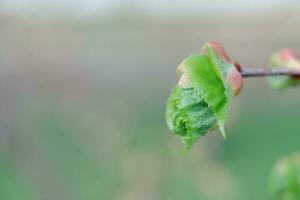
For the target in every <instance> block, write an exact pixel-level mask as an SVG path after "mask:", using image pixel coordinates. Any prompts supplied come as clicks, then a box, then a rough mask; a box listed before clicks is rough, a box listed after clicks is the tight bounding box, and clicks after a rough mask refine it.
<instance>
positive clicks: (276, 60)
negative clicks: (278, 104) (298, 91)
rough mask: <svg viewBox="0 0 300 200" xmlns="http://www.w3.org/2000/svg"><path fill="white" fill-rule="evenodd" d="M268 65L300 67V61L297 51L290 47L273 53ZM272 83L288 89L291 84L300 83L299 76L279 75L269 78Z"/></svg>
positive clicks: (278, 87)
mask: <svg viewBox="0 0 300 200" xmlns="http://www.w3.org/2000/svg"><path fill="white" fill-rule="evenodd" d="M268 67H271V68H276V67H286V68H290V69H296V70H299V69H300V62H299V60H298V59H297V57H296V55H295V53H294V52H293V51H292V50H290V49H282V50H280V51H279V52H277V53H275V54H274V55H272V57H271V59H270V61H269V65H268ZM267 79H268V81H269V82H270V84H271V85H272V86H273V87H274V88H276V89H286V88H288V87H290V86H297V85H299V84H300V80H299V77H292V76H280V77H279V76H277V77H268V78H267Z"/></svg>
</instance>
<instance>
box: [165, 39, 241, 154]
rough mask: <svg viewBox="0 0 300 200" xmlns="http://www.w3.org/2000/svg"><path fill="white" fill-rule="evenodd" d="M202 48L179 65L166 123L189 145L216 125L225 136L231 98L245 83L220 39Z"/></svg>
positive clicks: (168, 105)
mask: <svg viewBox="0 0 300 200" xmlns="http://www.w3.org/2000/svg"><path fill="white" fill-rule="evenodd" d="M201 52H202V54H200V55H199V54H198V55H197V54H196V55H191V56H189V57H187V58H186V59H184V61H183V62H182V63H181V64H180V65H179V67H178V68H177V71H178V73H179V75H180V78H179V82H178V85H177V86H175V88H174V89H173V91H172V93H171V95H170V97H169V99H168V103H167V124H168V126H169V128H170V129H171V130H172V131H173V132H174V133H175V134H177V135H179V136H180V137H181V139H182V141H183V143H184V144H185V146H186V148H187V149H190V148H191V147H192V146H193V144H194V143H195V142H196V140H197V139H198V138H199V137H201V136H203V135H205V134H206V133H207V132H208V131H210V130H212V129H214V128H215V127H217V126H219V129H220V130H221V132H222V134H223V136H224V137H225V130H224V124H225V119H226V117H227V112H228V106H229V102H230V100H231V98H232V96H235V95H237V94H238V92H239V90H240V89H241V87H242V83H243V81H242V76H241V74H240V73H239V71H238V70H237V69H236V67H235V65H234V64H233V63H232V62H231V61H230V59H229V57H228V56H227V54H226V53H225V50H224V49H223V47H222V46H221V45H220V44H219V43H217V42H208V43H206V44H205V45H204V47H203V48H202V51H201Z"/></svg>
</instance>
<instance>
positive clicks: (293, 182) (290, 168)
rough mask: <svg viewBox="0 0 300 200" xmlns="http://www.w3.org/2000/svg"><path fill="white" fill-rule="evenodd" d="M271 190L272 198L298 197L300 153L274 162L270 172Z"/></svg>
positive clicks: (296, 199) (292, 198) (289, 199)
mask: <svg viewBox="0 0 300 200" xmlns="http://www.w3.org/2000/svg"><path fill="white" fill-rule="evenodd" d="M271 192H272V198H273V199H274V200H299V199H300V155H293V156H289V157H286V158H283V159H281V160H279V161H278V162H277V163H276V165H275V167H274V169H273V171H272V174H271Z"/></svg>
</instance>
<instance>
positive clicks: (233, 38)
mask: <svg viewBox="0 0 300 200" xmlns="http://www.w3.org/2000/svg"><path fill="white" fill-rule="evenodd" d="M299 35H300V2H299V1H296V0H295V1H292V0H251V1H246V0H244V1H242V0H240V1H239V0H226V1H225V0H224V1H222V0H201V1H200V0H186V1H183V0H173V1H167V0H86V1H80V0H64V1H62V0H43V1H38V0H16V1H11V0H0V199H1V200H53V199H56V200H110V199H112V200H182V199H186V200H198V199H200V200H253V199H256V200H266V199H269V186H268V185H269V174H270V170H271V168H272V166H273V164H274V162H275V161H276V160H277V159H279V158H280V157H282V156H283V155H287V154H291V153H295V152H298V151H300V146H299V141H300V130H299V120H300V109H299V108H300V103H299V99H300V90H299V89H290V90H287V91H284V92H278V91H274V90H272V89H271V88H270V87H269V85H268V84H267V83H266V81H265V80H264V79H262V78H253V79H251V80H248V79H247V80H246V82H245V87H244V89H243V91H242V93H241V95H240V96H239V97H237V98H235V99H234V100H233V102H232V105H231V109H230V116H229V119H228V122H227V125H226V129H227V134H228V137H227V139H226V140H223V139H222V136H221V134H220V133H219V132H218V131H216V132H214V133H211V134H209V135H207V136H206V137H203V138H202V139H201V140H200V141H199V142H198V143H197V144H196V145H195V147H194V148H193V149H192V150H191V151H190V153H188V154H187V155H185V156H183V155H181V152H182V150H183V145H182V144H181V143H180V141H179V140H178V138H176V136H175V135H173V134H171V133H170V131H169V130H168V129H167V127H166V123H165V117H164V115H165V104H166V99H167V97H168V95H169V93H170V91H171V88H172V87H173V86H174V85H175V84H176V82H177V75H176V71H175V69H176V67H177V65H178V64H179V63H180V62H181V60H182V59H183V58H184V57H186V56H187V55H189V54H192V53H197V52H199V51H200V48H201V46H202V45H203V44H204V43H205V42H206V41H208V40H218V41H220V42H221V43H222V44H223V45H224V46H225V47H226V50H227V51H228V53H229V55H231V57H232V58H233V59H234V60H237V61H239V62H240V63H242V64H243V65H244V66H248V67H265V66H266V64H267V61H268V59H269V56H270V55H271V54H272V53H273V52H275V51H277V50H279V49H280V48H283V47H290V48H293V49H294V50H295V51H296V52H298V53H299V55H300V36H299Z"/></svg>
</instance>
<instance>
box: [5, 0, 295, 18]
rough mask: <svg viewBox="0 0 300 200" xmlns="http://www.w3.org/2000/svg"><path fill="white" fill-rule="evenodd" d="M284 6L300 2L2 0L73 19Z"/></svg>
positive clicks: (10, 6) (9, 9)
mask: <svg viewBox="0 0 300 200" xmlns="http://www.w3.org/2000/svg"><path fill="white" fill-rule="evenodd" d="M283 6H300V1H299V0H0V10H1V12H2V13H6V14H14V13H18V14H38V15H55V14H66V15H71V16H73V15H74V16H93V15H110V14H112V13H114V12H115V11H117V10H122V9H129V10H130V9H136V10H142V11H144V12H146V13H149V14H155V15H157V14H161V15H163V14H181V13H184V12H188V13H189V14H197V13H203V12H204V13H205V12H207V13H209V12H210V13H211V12H216V11H217V12H225V13H226V12H227V13H231V12H234V13H237V12H238V13H244V14H251V13H252V12H254V11H258V12H260V11H267V10H273V9H278V8H280V7H283Z"/></svg>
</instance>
